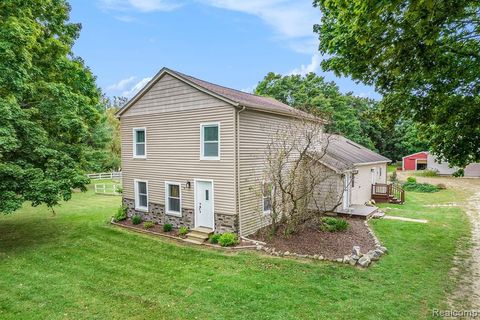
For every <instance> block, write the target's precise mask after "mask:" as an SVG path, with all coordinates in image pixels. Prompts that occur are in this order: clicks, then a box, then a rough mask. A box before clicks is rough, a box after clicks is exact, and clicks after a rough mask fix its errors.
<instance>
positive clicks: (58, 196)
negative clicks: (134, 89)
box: [0, 0, 103, 213]
mask: <svg viewBox="0 0 480 320" xmlns="http://www.w3.org/2000/svg"><path fill="white" fill-rule="evenodd" d="M69 12H70V7H69V5H68V4H67V3H66V2H65V1H61V0H58V1H50V0H35V1H33V0H22V1H20V0H4V1H1V2H0V114H1V117H0V212H4V213H11V212H13V211H15V210H16V209H18V208H19V207H20V206H21V205H22V203H23V202H25V201H30V202H31V204H32V205H33V206H36V205H39V204H42V203H44V204H46V205H47V206H49V207H50V208H53V206H55V205H57V204H58V203H59V201H60V200H68V199H70V197H71V194H72V189H74V188H80V189H82V190H85V184H86V183H88V179H87V178H86V177H85V176H84V174H83V170H82V167H83V166H85V164H86V163H88V162H89V159H88V156H89V155H91V153H92V151H94V150H96V149H98V148H101V147H103V145H102V143H99V142H98V141H96V132H95V131H96V130H97V129H98V125H99V123H100V122H101V121H102V112H103V109H102V106H101V104H100V92H99V89H98V88H97V87H96V85H95V77H94V76H93V75H92V73H91V72H90V70H88V68H87V67H85V65H84V63H83V61H82V60H81V59H80V58H79V57H76V56H74V55H73V53H72V46H73V44H74V41H75V39H77V37H78V35H79V31H80V25H78V24H73V23H68V22H67V21H68V20H69ZM52 210H53V209H52Z"/></svg>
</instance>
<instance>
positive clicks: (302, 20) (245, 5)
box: [199, 0, 320, 38]
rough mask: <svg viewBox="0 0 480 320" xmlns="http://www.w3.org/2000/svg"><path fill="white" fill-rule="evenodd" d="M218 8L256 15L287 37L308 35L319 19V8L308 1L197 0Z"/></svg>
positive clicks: (310, 34)
mask: <svg viewBox="0 0 480 320" xmlns="http://www.w3.org/2000/svg"><path fill="white" fill-rule="evenodd" d="M199 1H201V2H202V3H205V4H209V5H212V6H215V7H218V8H223V9H228V10H233V11H239V12H244V13H248V14H252V15H256V16H258V17H259V18H260V19H262V20H263V21H264V22H265V23H266V24H268V25H270V26H272V27H273V28H274V29H275V30H276V31H277V32H278V33H279V34H280V35H282V36H285V37H288V38H298V37H310V36H312V34H313V25H314V24H315V23H318V22H319V21H320V10H318V9H316V8H313V6H312V3H311V2H310V1H298V0H243V1H238V0H199Z"/></svg>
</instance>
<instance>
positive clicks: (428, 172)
mask: <svg viewBox="0 0 480 320" xmlns="http://www.w3.org/2000/svg"><path fill="white" fill-rule="evenodd" d="M415 175H416V176H421V177H436V176H438V171H437V170H423V171H419V172H416V173H415Z"/></svg>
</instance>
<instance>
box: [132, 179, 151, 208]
mask: <svg viewBox="0 0 480 320" xmlns="http://www.w3.org/2000/svg"><path fill="white" fill-rule="evenodd" d="M134 183H135V188H134V189H135V209H136V210H139V211H148V181H145V180H138V179H135V181H134Z"/></svg>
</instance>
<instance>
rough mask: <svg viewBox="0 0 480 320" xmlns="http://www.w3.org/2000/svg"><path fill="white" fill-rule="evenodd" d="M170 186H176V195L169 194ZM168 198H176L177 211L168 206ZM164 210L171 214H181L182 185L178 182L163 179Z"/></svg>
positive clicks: (179, 215)
mask: <svg viewBox="0 0 480 320" xmlns="http://www.w3.org/2000/svg"><path fill="white" fill-rule="evenodd" d="M170 186H178V197H177V196H172V195H171V194H170ZM170 198H172V199H175V200H178V207H179V209H178V211H176V210H172V208H171V207H170ZM165 209H166V210H165V212H166V213H167V214H169V215H172V216H177V217H181V216H182V185H181V184H180V183H178V182H170V181H165Z"/></svg>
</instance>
